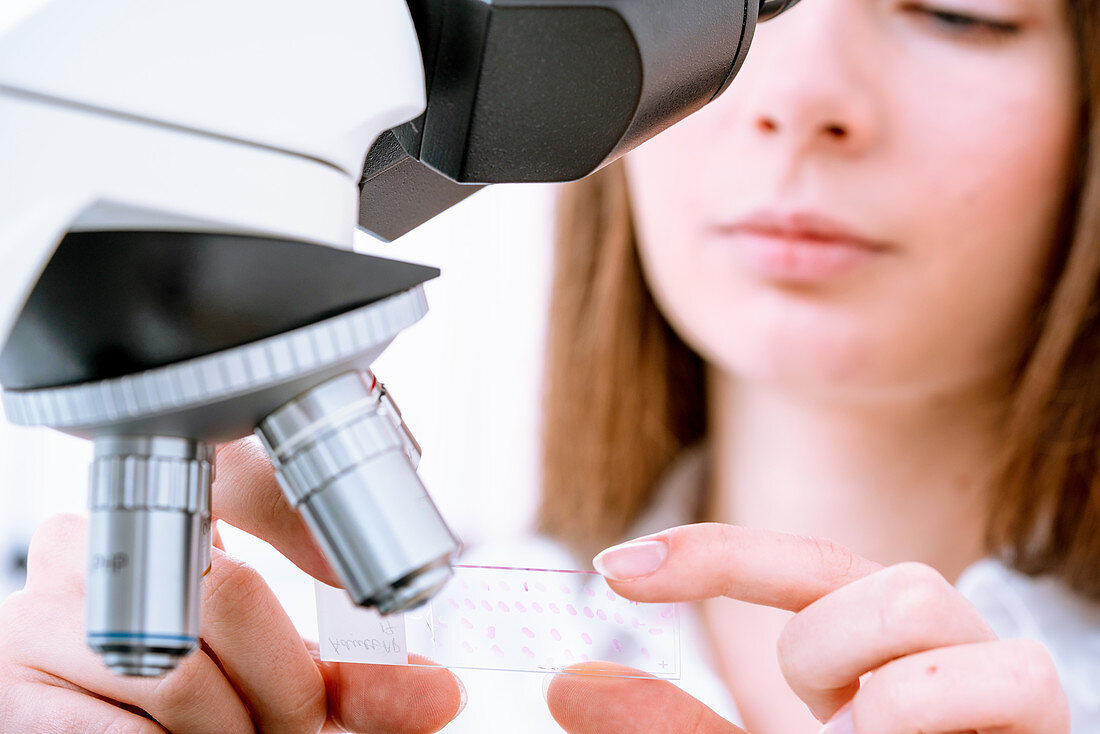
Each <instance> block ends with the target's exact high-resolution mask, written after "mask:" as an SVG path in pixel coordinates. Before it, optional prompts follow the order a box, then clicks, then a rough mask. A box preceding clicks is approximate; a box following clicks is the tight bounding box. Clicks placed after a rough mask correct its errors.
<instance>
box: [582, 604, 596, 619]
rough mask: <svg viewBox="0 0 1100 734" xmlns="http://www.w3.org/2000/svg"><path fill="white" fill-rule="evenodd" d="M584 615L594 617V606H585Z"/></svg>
mask: <svg viewBox="0 0 1100 734" xmlns="http://www.w3.org/2000/svg"><path fill="white" fill-rule="evenodd" d="M584 616H586V617H588V618H589V619H592V617H594V616H596V615H595V614H593V613H592V607H585V608H584Z"/></svg>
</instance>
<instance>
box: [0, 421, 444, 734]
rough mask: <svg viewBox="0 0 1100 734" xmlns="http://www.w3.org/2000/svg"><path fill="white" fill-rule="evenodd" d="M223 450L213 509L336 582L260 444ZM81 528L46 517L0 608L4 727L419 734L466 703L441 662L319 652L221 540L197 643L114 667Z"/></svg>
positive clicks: (0, 727) (67, 518) (68, 519)
mask: <svg viewBox="0 0 1100 734" xmlns="http://www.w3.org/2000/svg"><path fill="white" fill-rule="evenodd" d="M217 461H218V479H217V481H216V482H215V483H214V488H213V493H212V500H213V514H214V516H215V518H220V519H224V520H226V521H228V522H230V523H231V524H232V525H234V526H236V527H239V528H241V529H242V530H246V531H247V532H250V533H252V534H254V535H256V536H258V537H262V538H264V539H265V540H267V541H268V542H270V543H271V544H272V545H274V546H275V547H276V548H277V549H278V550H280V551H281V552H282V553H283V554H284V555H286V556H287V558H289V559H290V560H292V561H294V562H295V563H296V564H297V565H298V566H299V567H300V568H302V570H304V571H306V572H307V573H309V574H311V575H313V576H314V577H315V578H318V579H320V580H321V581H325V582H326V583H329V584H333V585H337V586H338V585H339V581H338V579H336V578H335V576H334V575H333V572H332V570H331V568H330V567H329V566H328V564H327V562H326V561H325V560H324V557H323V555H322V554H321V552H320V550H319V548H318V547H317V546H316V544H315V543H314V541H313V539H312V537H311V536H310V534H309V531H308V530H307V528H306V526H305V524H304V522H303V521H302V519H301V517H300V516H299V515H298V514H297V513H296V512H294V511H293V510H292V508H290V506H289V505H287V503H286V501H285V499H283V495H282V491H281V490H280V489H279V487H278V485H277V484H276V481H275V476H274V474H273V472H272V469H271V465H270V464H269V463H268V461H267V459H266V458H265V457H264V455H263V452H262V449H260V448H259V447H258V446H257V445H256V444H254V443H251V442H247V441H242V442H238V443H235V444H228V445H226V446H224V447H222V448H221V449H219V452H218V457H217ZM86 532H87V521H86V519H84V518H82V517H79V516H76V515H61V516H56V517H54V518H51V519H50V520H48V521H47V522H46V523H44V524H43V525H42V527H40V528H39V529H38V531H37V532H36V533H35V536H34V538H33V539H32V541H31V546H30V553H29V558H28V571H27V585H26V588H25V589H24V590H23V591H20V592H17V593H16V594H14V595H12V596H11V597H9V598H8V600H6V601H5V602H4V604H3V605H2V606H0V731H5V732H6V731H20V732H35V733H36V734H46V733H48V732H58V734H61V733H62V732H66V733H67V732H73V731H97V732H108V731H109V732H118V734H122V733H123V732H125V733H126V734H154V733H159V734H163V733H164V732H166V731H171V732H188V734H191V733H194V734H202V733H204V732H211V733H214V732H217V733H219V734H237V733H238V732H241V733H243V732H248V733H251V732H255V731H263V732H287V734H302V733H304V732H318V731H323V732H343V731H354V732H395V733H398V732H403V733H407V734H413V733H414V732H415V733H417V734H421V733H423V734H427V732H434V731H438V730H439V729H440V728H442V727H443V726H444V725H445V724H446V723H447V722H449V721H450V720H451V719H453V718H454V717H455V716H456V715H457V713H458V712H459V711H461V709H462V705H463V700H464V695H465V694H464V692H463V691H462V688H461V684H460V683H459V682H458V679H457V678H455V676H454V675H453V674H452V673H451V672H450V671H448V670H445V669H443V668H438V667H394V666H374V665H358V664H341V663H330V662H323V661H321V660H320V655H319V652H318V648H317V643H316V642H314V641H310V640H303V639H302V638H301V637H300V636H299V635H298V632H297V630H295V628H294V625H293V624H292V623H291V621H290V619H289V617H287V615H286V612H285V611H284V610H283V608H282V607H281V606H280V604H279V602H278V600H277V599H276V597H275V595H274V593H273V592H272V591H271V589H270V588H268V586H267V584H266V583H265V582H264V580H263V578H262V577H261V576H260V575H259V574H258V573H257V572H256V571H255V570H254V569H252V568H251V567H249V566H248V565H247V564H245V563H242V562H240V561H238V560H236V559H234V558H233V557H231V556H230V555H228V554H227V553H225V552H224V548H220V547H215V548H214V549H213V551H212V553H213V559H212V566H211V570H210V572H209V573H208V574H207V575H206V576H205V577H204V579H203V584H202V641H203V646H202V649H201V650H199V651H196V652H194V653H192V654H191V655H189V656H188V657H186V658H185V659H184V660H183V661H182V662H181V664H180V666H179V667H178V668H177V669H176V670H174V671H173V672H171V673H169V674H168V675H166V676H164V677H162V678H152V679H150V678H142V679H137V678H127V677H124V676H118V675H115V674H114V673H112V672H111V671H110V670H108V669H107V668H106V667H105V666H104V665H103V663H102V661H101V660H100V659H99V658H98V656H96V655H95V653H93V652H92V650H91V649H90V648H88V646H87V645H86V644H85V641H84V620H83V613H84V600H83V595H84V571H85V565H86V564H85V555H86V546H87V539H86ZM215 545H220V544H219V542H218V539H217V538H215ZM421 662H423V663H429V662H430V661H427V660H422V661H421ZM142 712H145V713H147V714H148V715H149V716H150V717H152V718H148V717H146V716H144V715H142ZM154 719H155V720H154Z"/></svg>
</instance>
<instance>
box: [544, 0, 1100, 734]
mask: <svg viewBox="0 0 1100 734" xmlns="http://www.w3.org/2000/svg"><path fill="white" fill-rule="evenodd" d="M1098 11H1100V6H1098V5H1097V3H1095V2H1090V1H1088V0H1084V1H1082V0H1069V1H1068V2H1061V1H1058V2H1055V1H1052V0H950V1H947V0H945V1H944V2H942V3H941V2H939V1H938V0H936V1H934V2H928V3H925V2H923V1H922V2H894V1H893V0H890V1H888V2H887V1H885V0H884V1H881V2H880V1H879V0H814V1H810V0H808V1H807V2H804V3H802V4H801V5H799V6H798V7H796V8H795V9H793V10H792V11H790V12H789V13H788V14H787V15H785V16H784V17H782V18H781V19H779V20H777V21H776V22H774V23H769V24H765V25H762V26H761V27H760V28H759V30H758V33H757V37H756V39H755V41H754V44H753V53H752V54H750V55H749V58H748V61H747V62H746V65H745V67H744V69H743V70H742V72H741V73H740V75H739V76H738V77H737V79H736V80H735V82H734V84H733V85H732V86H731V88H730V89H729V91H728V92H727V93H726V95H725V96H724V97H723V98H721V99H719V100H717V101H716V102H714V103H713V104H712V105H711V106H710V107H708V108H706V109H704V110H703V111H701V112H699V113H697V114H696V115H695V116H693V117H691V118H689V119H688V120H686V121H685V122H684V123H682V124H681V125H679V126H676V127H674V128H672V129H670V130H669V131H667V132H665V133H663V134H662V135H661V136H659V137H658V138H656V139H654V140H653V141H652V142H650V143H649V144H647V145H645V146H643V147H642V148H641V149H639V150H637V151H635V152H634V153H632V154H631V155H630V156H628V158H627V159H626V161H625V165H624V166H616V167H613V168H609V169H607V170H605V171H604V172H602V173H601V174H600V175H599V176H598V177H597V178H594V179H592V180H590V181H585V182H582V183H580V184H577V185H576V186H575V188H574V189H573V190H572V191H571V192H569V194H568V195H567V196H566V198H565V201H564V202H563V219H562V229H561V236H560V242H559V249H558V255H557V267H558V270H557V281H556V290H555V301H554V309H555V310H554V312H553V322H552V325H551V328H552V331H551V342H550V351H551V361H550V373H549V386H550V387H549V394H548V399H547V402H546V406H547V407H546V410H547V424H546V431H545V441H546V446H547V449H546V464H545V480H546V481H545V487H544V496H545V499H544V501H543V506H542V514H541V521H542V527H543V529H544V530H545V531H546V532H547V533H548V534H550V535H552V536H556V537H558V538H561V539H562V540H564V541H566V542H567V543H568V544H570V546H571V547H573V548H575V549H576V550H577V551H578V552H580V553H582V554H587V553H591V552H594V551H596V550H598V549H599V547H601V546H602V545H606V544H608V543H612V542H615V541H617V540H620V539H622V538H623V537H631V536H632V535H636V534H639V533H653V534H648V535H646V536H645V537H644V538H642V539H641V540H640V541H638V542H634V543H628V544H625V545H620V546H616V547H615V548H612V549H610V550H607V551H604V552H603V553H601V554H600V555H599V556H598V557H597V558H596V562H595V563H596V567H597V569H598V570H600V571H601V572H602V573H604V575H605V576H606V577H607V578H608V579H609V581H610V582H611V583H612V586H613V587H614V588H615V589H616V590H617V591H619V592H620V593H621V594H623V595H625V596H628V597H630V598H633V599H637V600H643V601H656V600H662V601H668V600H681V601H682V600H702V601H700V602H699V603H698V604H696V605H695V609H696V611H697V615H692V616H691V619H696V618H697V619H698V627H699V629H700V637H701V641H702V642H701V644H702V646H703V647H704V648H707V649H710V650H713V653H714V658H715V660H714V663H715V668H716V672H717V674H718V675H719V676H720V678H721V681H722V682H723V683H724V684H725V688H726V689H727V690H728V692H729V694H730V696H731V698H732V701H733V703H734V704H735V708H736V709H737V711H738V712H739V714H740V718H741V720H742V723H743V724H744V726H745V728H746V729H747V730H748V731H750V732H753V734H767V733H770V732H775V733H777V734H778V733H783V734H791V733H794V734H797V733H798V732H814V731H817V730H818V729H820V728H821V726H822V723H824V722H830V723H829V726H828V727H827V729H828V732H829V734H834V733H835V732H852V731H856V732H917V731H925V732H926V731H936V732H939V731H970V730H976V731H983V732H984V731H994V730H995V731H1026V732H1065V731H1068V727H1069V712H1070V710H1072V712H1073V716H1074V727H1075V729H1074V730H1075V731H1081V732H1084V731H1100V700H1098V698H1097V694H1096V691H1097V690H1098V688H1097V686H1098V685H1100V684H1098V683H1097V681H1100V607H1097V606H1095V605H1092V604H1089V603H1088V602H1087V600H1088V599H1097V598H1100V541H1098V538H1100V473H1098V469H1100V467H1098V466H1097V458H1098V456H1100V453H1098V452H1100V424H1098V422H1097V419H1098V418H1100V390H1098V389H1097V377H1098V376H1100V368H1098V367H1097V364H1096V356H1097V350H1096V348H1097V346H1098V345H1100V328H1098V325H1097V322H1096V314H1097V311H1096V306H1097V303H1098V299H1097V292H1096V286H1097V274H1098V267H1100V221H1098V215H1100V186H1098V184H1100V178H1098V176H1100V167H1098V166H1097V162H1098V161H1100V155H1098V150H1097V147H1096V143H1097V141H1098V140H1100V138H1097V136H1096V133H1097V130H1100V128H1098V127H1097V125H1098V122H1097V117H1096V111H1097V109H1098V107H1097V100H1098V99H1100V73H1098V69H1100V38H1098V31H1100V15H1098ZM681 339H682V341H681ZM704 439H705V440H704ZM700 442H701V443H703V444H704V445H705V447H706V448H705V449H703V453H702V454H700V453H699V452H696V453H695V455H694V456H688V457H687V458H685V459H684V460H683V461H681V462H680V466H679V467H678V468H677V469H675V470H674V472H673V475H674V476H673V477H672V478H671V479H669V478H667V477H666V478H665V479H664V480H660V477H661V476H662V474H664V473H665V470H666V468H667V467H668V466H669V465H670V463H671V462H673V459H674V458H676V457H677V456H679V455H681V454H683V453H684V452H685V449H686V448H687V447H689V446H692V445H693V444H696V443H700ZM685 462H686V463H687V465H688V466H687V468H685V466H684V463H685ZM685 472H687V475H688V476H687V478H685ZM692 472H694V474H692ZM685 485H686V487H685ZM655 512H656V513H657V515H658V516H659V517H658V518H657V519H658V520H661V519H663V520H664V521H665V523H664V524H665V525H673V524H677V523H683V522H692V521H696V520H712V521H716V522H718V523H728V524H730V525H718V524H708V525H695V526H690V527H679V528H675V529H673V530H669V531H663V532H656V533H654V532H653V531H656V530H659V528H660V527H661V525H660V524H657V525H656V526H655V525H654V519H655V518H654V517H653V514H654V513H655ZM734 525H736V526H740V527H733V526H734ZM745 528H757V529H759V530H747V529H745ZM765 529H766V530H767V531H782V533H787V534H790V535H781V534H779V533H776V532H765ZM809 538H827V539H829V541H830V542H825V541H813V540H810V539H809ZM837 544H840V545H837ZM848 549H851V550H850V551H849V550H848ZM986 557H990V559H987V560H984V561H983V560H982V559H983V558H986ZM864 559H873V561H874V562H873V563H872V562H871V561H868V560H864ZM879 564H881V565H879ZM1010 569H1015V570H1010ZM1023 574H1031V575H1035V576H1036V578H1035V579H1032V578H1029V577H1028V576H1025V575H1023ZM1040 575H1042V576H1041V577H1040ZM949 582H950V583H949ZM955 582H959V585H958V587H957V588H956V587H953V586H952V585H951V584H952V583H955ZM746 602H755V603H757V604H762V605H766V606H755V605H752V604H748V603H746ZM1013 604H1016V605H1017V607H1019V606H1021V605H1022V607H1023V608H1022V609H1020V608H1014V607H1012V605H1013ZM771 607H776V608H771ZM791 612H797V614H795V615H793V616H792V615H791ZM1010 612H1011V613H1010ZM991 625H992V627H991ZM994 630H997V631H998V632H1002V633H1004V634H1007V635H1023V636H1030V637H1033V638H1036V639H1038V640H1039V642H1040V643H1042V644H1034V643H1028V642H1021V641H1013V640H998V639H997V637H996V636H995V634H994ZM777 646H778V647H777ZM1090 646H1091V647H1090ZM872 671H874V672H873V674H872V675H871V676H870V677H869V678H866V679H864V681H863V685H862V687H861V685H860V677H861V676H863V675H864V674H866V673H869V672H872ZM687 687H688V688H689V690H690V686H687ZM548 699H549V703H550V706H551V709H552V711H553V712H554V715H555V718H556V719H557V720H558V721H559V722H560V723H561V724H562V725H563V726H564V727H565V728H566V729H567V730H568V731H570V732H596V731H599V732H601V734H607V732H618V731H622V732H628V731H643V730H644V731H670V732H671V731H698V732H728V731H740V730H739V729H735V728H733V727H732V726H731V725H727V724H724V723H722V722H721V721H719V718H718V717H717V716H715V715H713V714H711V713H710V712H709V711H707V710H706V709H705V708H704V707H702V706H701V705H700V704H698V703H696V702H694V701H692V700H690V699H689V698H687V697H686V696H685V695H683V694H682V693H680V692H679V691H677V690H676V689H675V688H673V687H672V686H671V685H669V684H665V683H659V682H653V681H646V682H638V681H630V680H618V679H609V678H599V677H585V678H570V677H560V678H558V679H557V680H555V681H553V682H551V684H550V686H549V689H548ZM712 700H713V697H712ZM717 703H718V704H719V705H720V704H722V703H723V702H722V701H718V702H717ZM732 708H734V707H727V711H729V710H730V709H732ZM732 715H736V714H732ZM654 722H660V724H655V723H654ZM643 725H644V726H647V727H650V728H643Z"/></svg>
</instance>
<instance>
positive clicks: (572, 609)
mask: <svg viewBox="0 0 1100 734" xmlns="http://www.w3.org/2000/svg"><path fill="white" fill-rule="evenodd" d="M565 611H567V612H569V613H570V614H571V615H573V616H574V617H575V616H577V608H576V607H575V606H573V605H572V604H566V605H565Z"/></svg>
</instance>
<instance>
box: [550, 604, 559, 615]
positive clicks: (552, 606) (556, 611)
mask: <svg viewBox="0 0 1100 734" xmlns="http://www.w3.org/2000/svg"><path fill="white" fill-rule="evenodd" d="M550 611H551V612H553V613H554V614H560V613H561V610H560V609H558V605H557V604H555V603H554V602H550Z"/></svg>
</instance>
